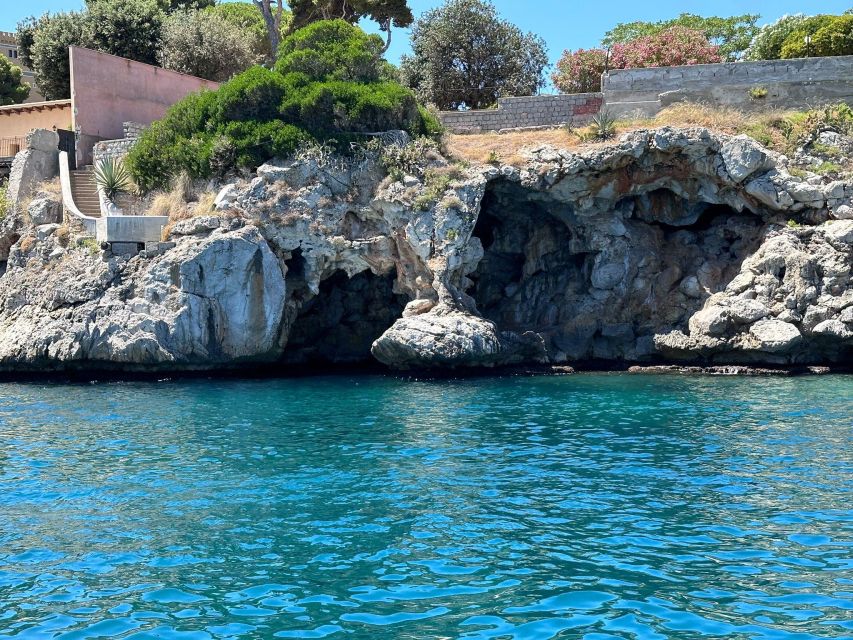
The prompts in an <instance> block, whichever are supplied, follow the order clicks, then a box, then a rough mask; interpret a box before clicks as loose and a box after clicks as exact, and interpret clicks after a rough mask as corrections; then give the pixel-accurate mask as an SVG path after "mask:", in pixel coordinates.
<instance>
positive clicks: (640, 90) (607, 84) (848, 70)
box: [602, 56, 853, 115]
mask: <svg viewBox="0 0 853 640" xmlns="http://www.w3.org/2000/svg"><path fill="white" fill-rule="evenodd" d="M602 87H603V92H604V96H605V102H606V104H607V107H608V109H610V110H611V111H613V112H614V113H615V114H616V115H624V114H627V113H628V112H629V111H631V110H632V109H635V110H639V111H641V112H643V113H644V114H646V115H653V114H654V113H656V112H657V111H658V110H659V109H661V108H663V107H666V106H668V105H669V104H672V103H674V102H678V101H691V102H705V103H708V104H714V105H727V106H733V107H738V108H741V109H745V110H762V109H767V108H770V107H774V108H787V109H805V108H809V107H812V106H815V105H818V104H821V103H827V102H837V101H846V102H853V56H837V57H828V58H798V59H794V60H762V61H758V62H730V63H722V64H700V65H692V66H684V67H657V68H650V69H616V70H613V71H610V72H609V73H607V74H605V75H604V77H603V81H602ZM754 88H762V89H766V91H767V95H766V96H765V97H763V98H755V97H753V96H752V95H750V90H751V89H754Z"/></svg>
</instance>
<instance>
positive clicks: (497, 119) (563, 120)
mask: <svg viewBox="0 0 853 640" xmlns="http://www.w3.org/2000/svg"><path fill="white" fill-rule="evenodd" d="M602 102H603V99H602V96H601V94H600V93H576V94H571V95H568V94H567V95H558V96H529V97H526V98H500V99H498V108H497V109H483V110H472V111H442V112H441V113H440V114H439V117H440V118H441V122H442V123H443V124H444V126H445V127H447V128H448V129H449V130H451V131H453V132H455V133H479V132H482V131H500V130H502V129H521V128H525V129H527V128H534V127H555V126H559V125H563V124H572V125H582V124H586V123H587V122H589V120H590V119H591V118H592V116H594V115H595V114H596V113H598V111H599V109H600V108H601V105H602Z"/></svg>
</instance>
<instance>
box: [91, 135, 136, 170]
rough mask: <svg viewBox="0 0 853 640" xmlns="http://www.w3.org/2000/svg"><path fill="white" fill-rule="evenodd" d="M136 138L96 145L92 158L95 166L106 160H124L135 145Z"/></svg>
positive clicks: (102, 142)
mask: <svg viewBox="0 0 853 640" xmlns="http://www.w3.org/2000/svg"><path fill="white" fill-rule="evenodd" d="M134 144H136V138H120V139H118V140H101V141H100V142H96V143H95V147H94V148H93V149H92V156H93V160H94V163H95V164H98V163H99V162H100V161H101V160H104V159H106V158H116V159H119V160H123V159H124V157H125V156H126V155H127V154H128V152H129V151H130V149H131V148H132V147H133V145H134Z"/></svg>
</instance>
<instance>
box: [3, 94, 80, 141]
mask: <svg viewBox="0 0 853 640" xmlns="http://www.w3.org/2000/svg"><path fill="white" fill-rule="evenodd" d="M71 120H72V118H71V101H70V100H55V101H53V102H41V103H36V104H22V105H20V104H19V105H9V106H6V107H0V138H20V137H25V136H26V135H27V134H28V133H29V132H30V131H32V130H33V129H70V128H71Z"/></svg>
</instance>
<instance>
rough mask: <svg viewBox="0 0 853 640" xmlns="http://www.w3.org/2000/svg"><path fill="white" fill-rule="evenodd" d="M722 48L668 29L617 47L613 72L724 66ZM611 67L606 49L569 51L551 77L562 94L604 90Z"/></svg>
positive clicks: (691, 34) (700, 35)
mask: <svg viewBox="0 0 853 640" xmlns="http://www.w3.org/2000/svg"><path fill="white" fill-rule="evenodd" d="M721 61H722V57H721V56H720V52H719V47H717V46H716V45H713V44H711V43H710V42H709V41H708V39H707V38H706V37H705V35H704V34H703V33H702V32H701V31H696V30H693V29H688V28H686V27H679V26H675V27H669V28H668V29H664V30H663V31H659V32H657V33H653V34H650V35H646V36H640V37H637V38H635V39H633V40H631V41H630V42H627V43H624V44H623V43H617V44H614V45H613V47H612V48H611V49H610V52H609V68H610V69H636V68H642V67H670V66H679V65H690V64H707V63H712V62H721ZM607 64H608V52H607V51H605V50H604V49H579V50H578V51H566V52H565V53H563V56H562V57H561V58H560V60H559V61H558V62H557V67H556V70H555V71H554V74H553V75H552V76H551V77H552V79H553V81H554V86H556V87H557V88H558V89H559V90H560V91H562V92H563V93H584V92H590V91H600V90H601V74H602V73H604V71H605V66H606V65H607Z"/></svg>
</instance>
